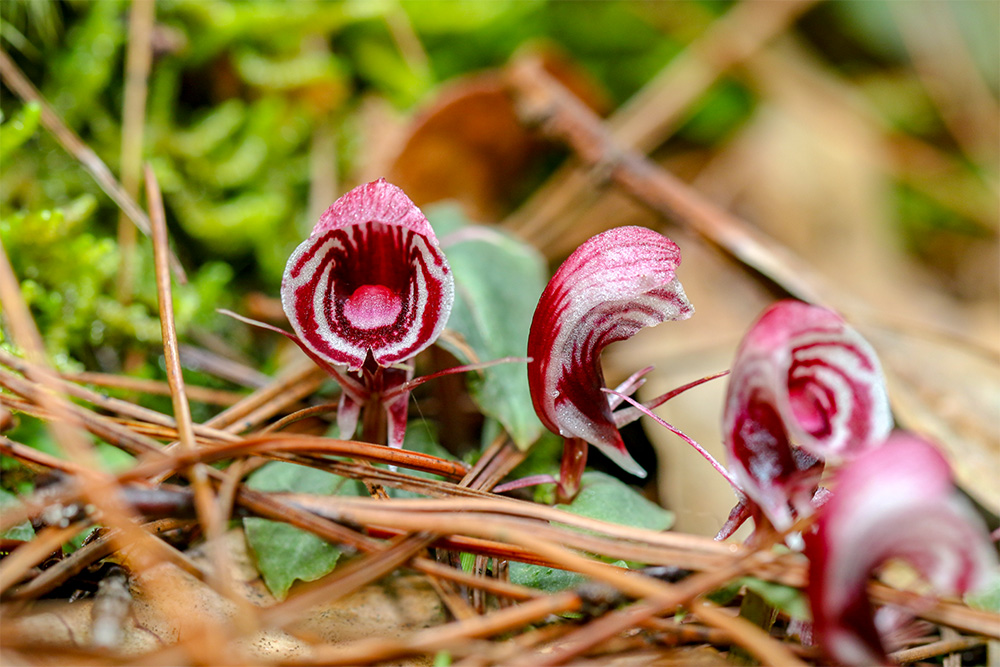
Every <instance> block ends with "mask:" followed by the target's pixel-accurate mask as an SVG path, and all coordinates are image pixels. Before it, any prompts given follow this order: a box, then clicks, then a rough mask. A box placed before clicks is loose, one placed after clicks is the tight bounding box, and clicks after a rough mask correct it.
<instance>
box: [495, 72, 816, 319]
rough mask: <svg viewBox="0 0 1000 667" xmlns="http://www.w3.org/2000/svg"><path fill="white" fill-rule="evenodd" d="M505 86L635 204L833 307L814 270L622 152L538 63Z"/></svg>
mask: <svg viewBox="0 0 1000 667" xmlns="http://www.w3.org/2000/svg"><path fill="white" fill-rule="evenodd" d="M507 79H508V82H509V84H510V88H511V92H512V93H513V94H514V96H515V98H516V100H517V104H518V108H519V112H520V114H521V116H522V118H523V119H524V121H525V122H527V123H529V124H532V125H537V126H539V127H540V129H541V130H542V132H543V133H545V134H546V135H548V136H549V137H552V138H555V139H559V140H561V141H563V142H565V143H567V144H568V145H569V146H570V147H571V148H572V149H573V150H574V152H575V153H576V155H577V156H578V157H579V158H580V159H581V160H582V161H583V162H584V164H586V165H588V166H590V167H593V168H598V169H600V170H601V171H602V172H604V173H606V174H607V176H608V178H609V179H610V180H611V181H613V182H614V183H616V184H617V185H619V186H621V187H622V188H623V189H624V190H625V191H626V192H627V193H628V194H630V195H631V196H633V197H634V198H635V199H636V200H637V201H639V202H640V203H642V204H644V205H646V206H648V207H649V208H651V209H652V210H654V211H656V212H657V213H659V214H661V215H663V216H664V217H666V218H667V219H669V220H673V221H676V222H678V223H680V224H683V225H685V226H686V227H688V228H690V229H692V230H693V231H695V232H696V233H698V234H699V235H701V236H702V237H704V238H705V239H706V240H708V241H709V242H710V243H712V244H713V245H715V246H717V247H719V248H720V249H721V250H723V251H724V252H725V253H726V254H728V255H730V256H732V257H733V258H735V259H736V260H737V261H739V262H740V263H741V264H742V265H744V266H747V267H750V268H752V269H753V270H754V271H756V272H758V273H759V274H760V275H761V276H763V277H765V278H766V279H767V280H769V281H770V282H771V284H772V285H774V286H776V287H777V288H779V289H780V290H782V291H784V292H785V293H787V294H788V295H790V296H793V297H795V298H798V299H800V300H802V301H807V302H811V303H824V302H826V301H829V299H830V295H831V292H832V288H831V287H829V286H828V285H826V284H824V282H823V281H822V279H821V278H820V277H819V276H818V275H816V272H815V271H814V270H812V268H810V267H809V266H807V265H806V264H805V263H804V262H802V261H801V260H799V259H798V258H797V257H795V256H793V255H792V254H791V253H790V252H789V251H788V250H787V249H785V248H783V247H781V246H780V245H779V244H777V243H776V242H775V241H773V240H771V239H768V238H766V237H764V236H763V235H762V234H761V233H759V232H757V231H755V230H754V229H753V228H752V227H751V226H750V225H749V224H747V223H746V222H745V221H743V220H741V219H739V218H737V217H736V216H734V215H732V214H730V213H728V212H727V211H725V210H723V209H721V208H719V207H717V206H716V205H715V204H713V203H711V202H710V201H708V200H707V199H705V198H704V197H703V196H702V195H700V194H699V193H697V192H695V191H694V190H693V189H692V188H691V187H689V186H688V185H686V184H685V183H683V182H682V181H680V180H679V179H677V178H676V177H674V176H673V175H672V174H669V173H668V172H666V171H665V170H664V169H662V168H661V167H660V166H658V165H656V164H654V163H653V162H651V161H649V160H648V159H646V158H645V157H643V156H642V155H639V154H638V153H635V152H634V151H629V150H626V149H624V148H623V147H622V146H620V145H618V144H617V143H616V142H615V141H614V140H613V139H612V137H611V135H610V134H609V132H608V131H607V129H606V128H605V127H604V126H603V125H602V123H601V119H600V118H598V117H597V116H596V115H595V114H594V113H593V112H592V111H591V110H590V109H588V108H587V107H586V106H585V105H584V104H583V103H582V102H580V100H578V99H577V98H576V97H574V96H573V95H572V93H570V92H569V91H567V90H566V89H565V88H564V87H563V86H562V84H560V83H559V82H558V81H556V80H555V79H554V78H553V77H552V76H551V75H549V74H548V73H546V72H545V71H544V69H543V68H542V67H541V65H540V64H539V63H538V62H537V61H535V60H528V59H526V60H522V61H520V62H518V63H515V64H514V65H513V66H512V67H511V69H510V70H509V71H508V75H507Z"/></svg>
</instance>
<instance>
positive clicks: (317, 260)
mask: <svg viewBox="0 0 1000 667" xmlns="http://www.w3.org/2000/svg"><path fill="white" fill-rule="evenodd" d="M454 293H455V286H454V280H453V278H452V275H451V270H450V269H449V267H448V262H447V261H446V260H445V256H444V253H443V252H441V250H440V249H439V248H438V242H437V238H436V237H435V236H434V231H433V230H432V229H431V226H430V224H429V223H428V222H427V219H426V218H425V217H424V215H423V213H421V212H420V209H418V208H417V207H416V206H415V205H414V204H413V202H412V201H410V199H409V197H407V196H406V195H405V194H404V193H403V191H402V190H400V189H399V188H398V187H396V186H395V185H392V184H390V183H386V181H385V179H379V180H377V181H373V182H371V183H368V184H366V185H362V186H359V187H357V188H354V189H353V190H351V191H350V192H348V193H347V194H345V195H344V196H343V197H341V198H340V199H338V200H337V201H336V202H334V204H333V205H332V206H331V207H330V208H329V209H327V211H326V213H324V214H323V215H322V217H320V219H319V222H318V223H317V224H316V227H315V228H314V229H313V231H312V234H311V235H310V236H309V238H308V239H306V240H305V241H304V242H303V243H302V244H301V245H299V247H298V248H296V250H295V252H294V253H292V256H291V257H290V258H289V260H288V264H287V266H286V267H285V275H284V278H283V279H282V281H281V303H282V306H283V307H284V309H285V313H286V314H287V315H288V319H289V321H290V322H291V325H292V329H293V330H294V331H295V334H296V336H297V337H298V339H299V341H300V342H301V345H302V346H303V347H304V348H306V349H307V350H308V351H310V352H311V353H312V355H315V356H316V357H318V358H319V359H321V360H322V361H324V362H326V363H327V364H333V365H343V366H347V367H348V368H349V369H351V370H359V369H360V368H361V367H362V366H363V365H364V363H365V359H366V358H367V356H368V354H369V353H370V354H371V355H372V357H373V358H374V360H375V362H376V363H377V364H378V365H379V366H389V365H391V364H395V363H398V362H403V361H406V360H407V359H410V358H412V357H413V356H415V355H416V354H417V353H418V352H420V351H421V350H423V349H424V348H426V347H428V346H429V345H430V344H431V343H433V342H434V341H435V340H436V339H437V337H438V335H439V334H440V333H441V330H442V329H443V328H444V325H445V323H446V322H447V321H448V315H449V314H450V313H451V306H452V302H453V301H454Z"/></svg>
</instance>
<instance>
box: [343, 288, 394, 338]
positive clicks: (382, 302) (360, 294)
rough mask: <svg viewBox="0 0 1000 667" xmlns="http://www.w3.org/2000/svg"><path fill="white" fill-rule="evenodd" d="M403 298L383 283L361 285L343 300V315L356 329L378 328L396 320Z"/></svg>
mask: <svg viewBox="0 0 1000 667" xmlns="http://www.w3.org/2000/svg"><path fill="white" fill-rule="evenodd" d="M402 308H403V300H402V299H400V298H399V295H398V294H396V293H395V292H393V291H392V290H391V289H389V288H388V287H386V286H385V285H362V286H361V287H359V288H358V289H356V290H354V294H352V295H351V296H350V297H348V298H347V300H346V301H344V317H346V318H347V320H348V321H349V322H350V323H351V326H353V327H354V328H356V329H378V328H379V327H385V326H389V325H390V324H392V323H393V322H395V321H396V318H397V317H398V316H399V311H400V310H402Z"/></svg>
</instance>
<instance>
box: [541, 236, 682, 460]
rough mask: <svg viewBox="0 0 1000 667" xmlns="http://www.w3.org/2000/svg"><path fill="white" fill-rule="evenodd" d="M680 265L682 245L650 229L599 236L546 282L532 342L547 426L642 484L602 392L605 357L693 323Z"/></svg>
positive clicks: (583, 246)
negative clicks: (665, 328) (649, 332)
mask: <svg viewBox="0 0 1000 667" xmlns="http://www.w3.org/2000/svg"><path fill="white" fill-rule="evenodd" d="M680 261H681V256H680V250H679V249H678V247H677V245H676V244H674V242H673V241H671V240H670V239H668V238H667V237H665V236H663V235H662V234H658V233H656V232H654V231H652V230H650V229H645V228H642V227H618V228H615V229H611V230H608V231H606V232H603V233H601V234H598V235H597V236H594V237H593V238H591V239H590V240H588V241H586V242H585V243H583V245H581V246H580V247H579V248H577V249H576V251H575V252H573V254H572V255H570V256H569V258H568V259H567V260H566V261H565V262H564V263H563V264H562V266H560V267H559V270H558V271H556V274H555V275H554V276H553V277H552V280H551V281H549V284H548V286H547V287H546V288H545V291H544V292H543V293H542V296H541V298H540V299H539V300H538V307H537V308H536V309H535V315H534V318H533V319H532V322H531V330H530V333H529V335H528V356H530V357H531V358H532V359H533V361H532V362H531V363H529V364H528V385H529V387H530V389H531V398H532V402H533V403H534V406H535V412H537V413H538V416H539V418H540V419H541V420H542V423H543V424H545V426H546V427H547V428H549V429H550V430H551V431H553V432H555V433H558V434H560V435H562V436H563V437H565V438H566V439H567V443H569V442H571V441H573V440H574V439H575V440H582V441H585V442H588V443H590V444H592V445H594V446H596V447H598V448H599V449H600V450H601V451H602V452H603V453H604V454H606V455H607V456H608V457H609V458H610V459H611V460H613V461H614V462H615V463H617V464H618V465H619V466H621V467H622V468H624V469H625V470H626V471H628V472H630V473H632V474H634V475H639V476H642V477H644V476H645V474H646V473H645V471H644V470H643V469H642V467H641V466H639V464H638V463H636V462H635V460H634V459H633V458H632V457H631V456H630V455H629V453H628V451H627V450H626V449H625V444H624V442H622V438H621V435H620V434H619V433H618V428H617V427H616V425H615V419H614V417H613V415H612V412H611V410H612V405H611V403H610V402H609V396H608V395H607V394H605V393H604V391H603V389H604V387H605V385H604V373H603V371H602V369H601V361H600V354H601V350H603V349H604V348H605V347H606V346H607V345H609V344H611V343H614V342H616V341H620V340H625V339H627V338H630V337H632V336H633V335H635V334H636V333H637V332H638V331H639V330H640V329H642V328H644V327H649V326H654V325H656V324H659V323H660V322H664V321H666V320H683V319H687V318H688V317H690V316H691V314H692V313H693V312H694V309H693V308H692V306H691V304H690V303H689V302H688V300H687V297H686V296H685V294H684V290H683V288H682V287H681V284H680V282H679V281H678V280H677V278H676V277H675V275H674V272H675V270H676V268H677V266H678V264H680ZM618 400H619V399H615V403H616V404H617V402H618Z"/></svg>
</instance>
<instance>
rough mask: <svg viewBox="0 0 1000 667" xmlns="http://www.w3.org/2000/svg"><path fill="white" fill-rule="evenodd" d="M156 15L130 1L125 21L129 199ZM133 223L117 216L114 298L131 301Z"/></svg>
mask: <svg viewBox="0 0 1000 667" xmlns="http://www.w3.org/2000/svg"><path fill="white" fill-rule="evenodd" d="M155 14H156V2H155V0H145V2H133V3H132V6H131V10H130V11H129V20H128V49H127V52H126V54H125V99H124V101H123V102H122V149H121V178H122V189H123V190H124V191H125V193H126V194H127V195H128V196H129V197H131V198H132V199H133V200H137V199H138V198H139V183H140V177H141V172H142V135H143V126H144V125H145V121H146V91H147V89H148V86H147V82H148V79H149V68H150V64H151V63H152V61H153V49H152V34H153V19H154V17H155ZM135 241H136V238H135V225H134V224H131V223H130V222H129V221H128V216H127V215H126V214H125V212H124V211H122V212H121V213H120V215H119V216H118V248H119V250H120V251H121V265H120V269H119V271H118V285H117V289H118V300H119V301H121V302H122V303H123V304H127V303H129V302H130V301H131V300H132V282H133V280H134V279H135V276H134V273H135V252H136V245H135Z"/></svg>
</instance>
